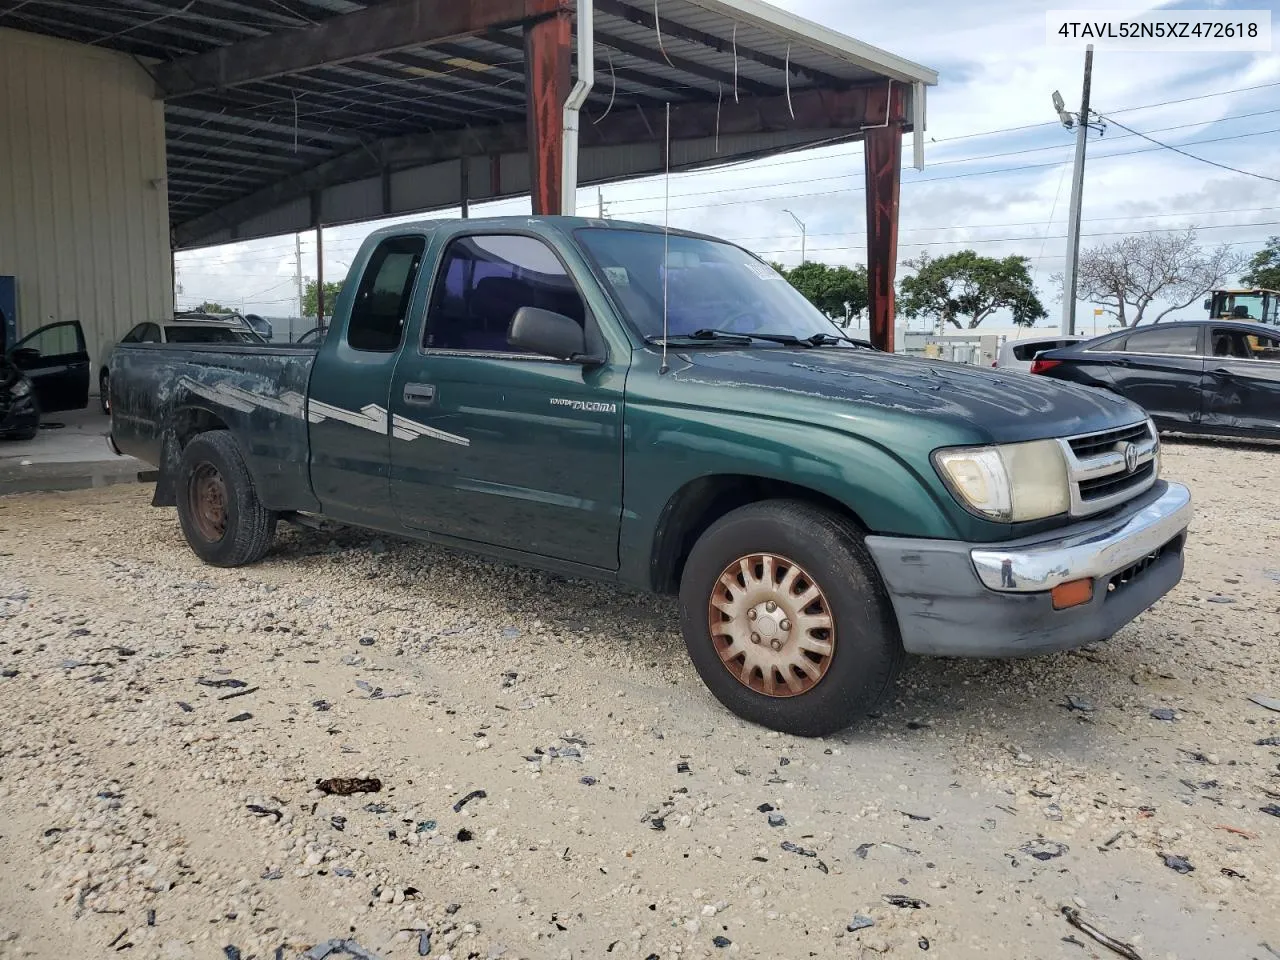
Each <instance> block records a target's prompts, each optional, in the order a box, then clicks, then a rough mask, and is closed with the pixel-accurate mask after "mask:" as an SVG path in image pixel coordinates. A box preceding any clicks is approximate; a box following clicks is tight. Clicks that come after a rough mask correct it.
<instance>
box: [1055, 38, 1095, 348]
mask: <svg viewBox="0 0 1280 960" xmlns="http://www.w3.org/2000/svg"><path fill="white" fill-rule="evenodd" d="M1092 82H1093V44H1089V45H1088V46H1087V47H1085V48H1084V90H1083V91H1082V92H1081V94H1080V113H1079V114H1078V115H1077V117H1076V120H1075V127H1076V159H1075V167H1074V169H1073V170H1072V177H1071V209H1070V212H1069V213H1068V220H1067V263H1066V268H1065V270H1064V271H1063V281H1064V283H1063V290H1062V332H1063V333H1064V334H1066V335H1068V336H1071V335H1074V334H1075V332H1076V278H1077V274H1078V272H1079V271H1078V269H1077V268H1078V267H1079V265H1080V208H1081V204H1082V202H1083V200H1084V160H1085V147H1086V145H1087V144H1088V142H1089V87H1090V85H1091V84H1092ZM1053 99H1054V106H1055V107H1057V108H1058V115H1059V116H1060V117H1062V123H1063V125H1064V126H1066V127H1067V129H1070V120H1071V114H1069V113H1066V112H1065V111H1064V110H1063V109H1062V106H1061V104H1062V97H1061V96H1060V95H1059V94H1058V93H1056V92H1055V93H1054V97H1053Z"/></svg>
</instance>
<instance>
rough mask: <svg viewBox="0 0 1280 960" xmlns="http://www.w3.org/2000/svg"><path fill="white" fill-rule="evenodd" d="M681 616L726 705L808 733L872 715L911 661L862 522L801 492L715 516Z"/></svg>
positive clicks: (693, 650)
mask: <svg viewBox="0 0 1280 960" xmlns="http://www.w3.org/2000/svg"><path fill="white" fill-rule="evenodd" d="M680 618H681V627H682V630H683V632H684V638H685V643H686V645H687V646H688V648H689V656H690V657H691V658H692V660H693V663H694V666H695V667H696V668H697V670H698V673H699V675H700V676H701V677H702V680H703V682H704V683H706V685H707V687H708V688H709V689H710V690H711V692H712V693H713V694H714V695H715V696H716V698H717V699H718V700H719V701H720V702H721V703H723V704H724V705H725V706H726V707H728V708H729V709H730V710H732V711H733V712H734V713H736V714H737V715H738V716H740V717H742V718H744V719H746V720H750V721H752V722H754V723H759V724H762V725H763V726H766V727H770V728H772V729H774V730H781V731H783V732H785V733H793V734H798V735H800V736H822V735H825V734H829V733H834V732H836V731H838V730H842V729H844V728H845V727H848V726H849V725H850V724H852V723H854V722H855V721H856V720H858V719H859V718H860V717H862V716H864V715H865V714H866V713H867V712H868V711H869V710H871V709H872V708H873V707H874V706H875V705H876V703H877V702H878V701H879V700H880V698H881V697H882V696H883V695H884V693H885V691H886V690H888V688H889V686H890V684H891V683H892V682H893V679H894V677H895V676H896V675H897V673H898V670H899V669H900V667H901V664H902V659H903V651H902V642H901V639H900V638H899V635H898V626H897V622H896V620H895V618H894V615H893V609H892V605H891V604H890V602H889V598H888V596H887V595H886V594H885V591H884V588H883V586H882V585H881V583H880V579H879V575H878V573H877V571H876V569H875V566H874V564H873V563H872V561H871V558H870V557H869V556H868V554H867V552H866V549H865V548H864V547H863V546H862V542H861V537H860V535H859V533H858V531H857V530H856V529H855V528H854V527H853V526H852V525H851V524H850V523H848V522H847V521H845V520H844V519H843V518H841V517H839V516H837V515H836V514H833V513H830V512H828V511H825V510H821V509H818V508H816V507H813V506H810V505H809V504H806V503H801V502H798V501H785V500H775V501H768V502H765V503H758V504H751V505H749V506H746V507H742V508H740V509H738V510H735V511H733V512H732V513H729V514H727V515H726V516H724V517H722V518H721V519H720V520H718V521H717V522H716V523H715V524H713V525H712V526H711V527H710V529H708V530H707V532H706V533H704V534H703V535H702V537H701V538H700V539H699V540H698V542H697V543H696V544H695V545H694V548H693V551H692V552H691V553H690V555H689V559H688V562H687V563H686V564H685V569H684V575H683V577H682V579H681V584H680Z"/></svg>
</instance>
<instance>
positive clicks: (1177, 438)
mask: <svg viewBox="0 0 1280 960" xmlns="http://www.w3.org/2000/svg"><path fill="white" fill-rule="evenodd" d="M1160 440H1161V442H1163V443H1165V444H1169V445H1172V446H1175V447H1203V448H1205V449H1207V450H1214V449H1223V448H1225V449H1227V450H1256V451H1259V452H1263V453H1275V452H1277V451H1280V440H1261V439H1259V440H1249V439H1245V438H1242V437H1198V436H1193V435H1191V434H1187V433H1161V434H1160Z"/></svg>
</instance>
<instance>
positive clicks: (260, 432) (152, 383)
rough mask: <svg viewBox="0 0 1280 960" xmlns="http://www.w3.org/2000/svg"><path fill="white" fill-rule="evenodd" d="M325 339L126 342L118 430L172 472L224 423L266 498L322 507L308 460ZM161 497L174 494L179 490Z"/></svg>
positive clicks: (284, 507) (115, 419)
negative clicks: (185, 452)
mask: <svg viewBox="0 0 1280 960" xmlns="http://www.w3.org/2000/svg"><path fill="white" fill-rule="evenodd" d="M315 357H316V351H315V348H314V347H313V348H307V347H290V346H268V345H263V344H254V345H246V346H235V345H225V344H217V345H213V344H209V345H203V344H193V345H190V346H178V345H167V344H150V343H122V344H119V345H118V346H117V347H116V349H115V350H114V351H112V355H111V371H110V372H111V377H110V383H111V410H112V418H111V436H112V439H113V440H114V442H115V444H116V446H117V447H118V448H119V449H120V451H121V452H123V453H127V454H129V455H130V456H133V457H137V458H138V459H139V460H141V461H143V462H144V463H150V464H154V465H156V466H158V467H160V469H161V476H162V483H164V482H167V481H169V480H171V479H172V474H173V471H174V469H175V468H176V466H177V462H178V457H179V456H181V453H182V446H183V444H184V443H185V442H186V440H188V439H190V437H191V436H193V435H194V434H195V433H197V432H200V431H201V430H207V429H213V428H216V427H224V428H225V429H227V430H230V431H231V435H232V436H233V437H235V439H236V442H237V443H238V444H239V446H240V450H241V453H242V454H243V456H244V458H245V463H246V464H247V466H248V467H249V473H250V474H251V475H252V476H253V481H254V485H255V488H256V489H257V491H258V496H259V497H260V498H261V499H262V502H263V504H264V505H265V506H266V507H268V508H269V509H272V510H279V511H315V510H319V508H320V504H319V501H317V500H316V498H315V496H314V494H313V493H312V492H311V481H310V476H309V473H308V469H307V462H308V443H307V414H306V402H307V384H308V381H309V379H310V377H311V368H312V365H313V364H314V363H315ZM157 499H158V500H159V501H161V502H165V501H168V502H172V499H171V496H170V495H169V491H167V490H164V491H161V490H158V491H157Z"/></svg>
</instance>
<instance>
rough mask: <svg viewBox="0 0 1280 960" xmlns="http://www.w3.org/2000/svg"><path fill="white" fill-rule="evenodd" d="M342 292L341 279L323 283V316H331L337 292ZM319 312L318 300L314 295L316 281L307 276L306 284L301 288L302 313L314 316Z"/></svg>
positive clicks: (336, 299) (306, 315) (326, 317)
mask: <svg viewBox="0 0 1280 960" xmlns="http://www.w3.org/2000/svg"><path fill="white" fill-rule="evenodd" d="M341 292H342V281H341V280H329V281H326V282H325V285H324V316H325V319H329V318H331V317H332V316H333V305H334V304H335V303H337V302H338V294H340V293H341ZM318 314H319V302H318V297H317V295H316V282H315V281H314V280H312V279H311V278H310V277H308V278H307V285H306V286H305V287H304V288H303V290H302V315H303V316H304V317H314V316H318Z"/></svg>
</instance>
